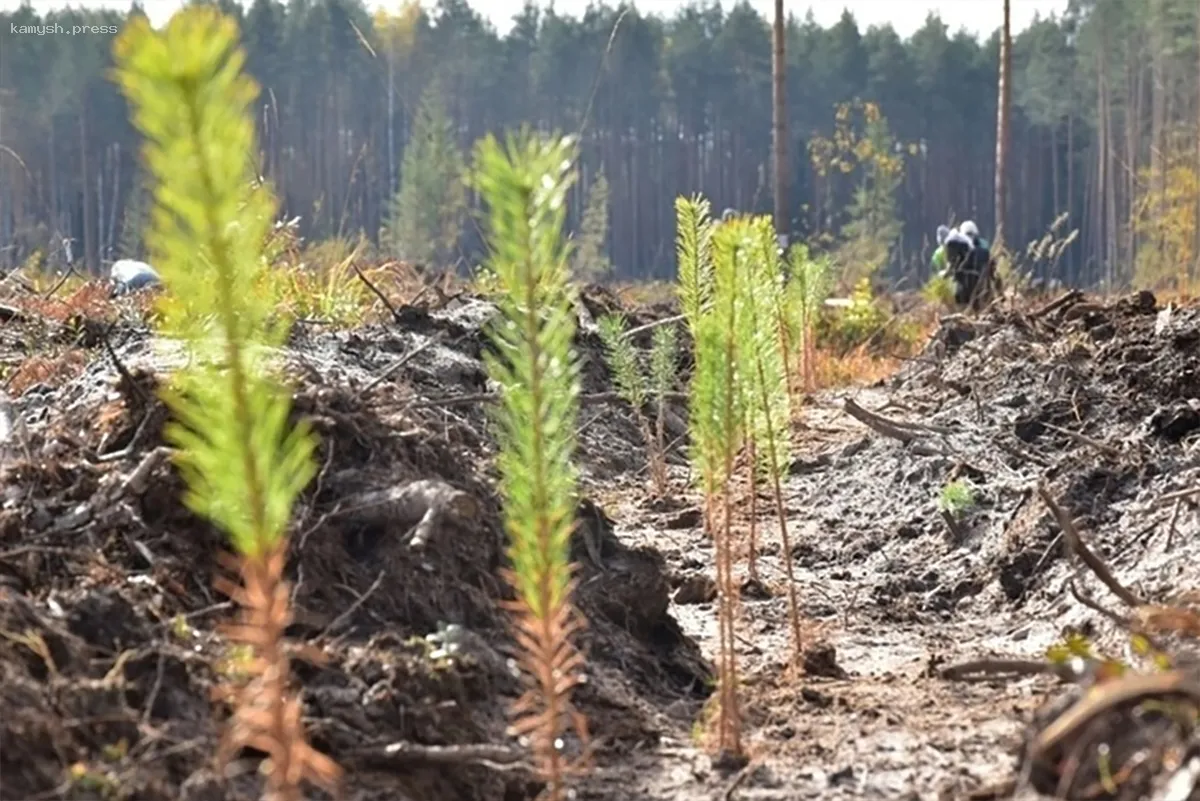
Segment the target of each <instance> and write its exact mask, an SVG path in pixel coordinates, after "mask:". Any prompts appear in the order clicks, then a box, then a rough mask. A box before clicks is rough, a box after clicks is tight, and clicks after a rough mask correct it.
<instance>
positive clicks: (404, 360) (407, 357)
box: [355, 268, 442, 394]
mask: <svg viewBox="0 0 1200 801" xmlns="http://www.w3.org/2000/svg"><path fill="white" fill-rule="evenodd" d="M355 269H357V268H355ZM441 340H442V332H441V331H438V332H437V333H435V334H434V335H433V336H431V337H430V338H429V339H427V340H425V341H424V342H422V343H421V344H420V345H418V346H417V347H415V348H413V349H412V350H410V351H409V352H408V353H406V354H404V355H403V356H401V357H400V358H399V359H397V360H396V361H395V363H393V364H391V365H388V367H387V368H386V369H385V370H384V371H383V372H382V373H380V374H379V375H377V376H375V378H373V379H372V380H371V382H370V383H369V384H367V385H366V386H365V387H363V388H362V391H363V394H366V393H368V392H370V391H371V390H373V389H375V387H377V386H379V385H380V384H381V383H383V382H384V381H385V380H386V379H387V378H388V377H390V376H391V375H393V374H395V372H396V371H397V370H399V369H400V368H401V367H403V366H404V365H406V364H408V363H409V362H410V361H412V360H413V358H414V357H416V356H417V354H419V353H421V352H422V351H425V350H428V349H429V348H431V347H433V346H434V345H435V344H437V343H438V342H441Z"/></svg>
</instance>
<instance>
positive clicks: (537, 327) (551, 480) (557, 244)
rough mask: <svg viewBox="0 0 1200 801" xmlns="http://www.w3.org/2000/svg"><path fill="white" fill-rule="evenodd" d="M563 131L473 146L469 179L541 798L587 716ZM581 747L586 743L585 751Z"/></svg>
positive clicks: (570, 767)
mask: <svg viewBox="0 0 1200 801" xmlns="http://www.w3.org/2000/svg"><path fill="white" fill-rule="evenodd" d="M575 152H576V151H575V143H574V140H573V139H571V138H563V139H557V138H556V139H552V140H542V139H540V138H538V137H536V136H534V135H532V134H531V133H530V132H528V131H525V132H523V133H522V134H521V135H520V136H519V137H509V139H508V140H507V143H506V145H504V146H502V145H501V144H500V142H499V141H497V139H496V138H495V137H494V136H491V135H489V136H488V137H487V138H485V139H483V140H481V141H480V142H479V143H478V145H477V146H476V151H475V173H474V176H473V181H474V184H475V186H476V188H477V189H478V191H479V192H480V195H481V196H482V198H483V200H484V202H485V203H486V204H487V207H488V215H487V228H488V229H489V230H488V246H489V249H490V256H489V264H488V272H489V273H490V274H491V275H492V276H494V278H495V281H496V290H497V291H496V295H495V300H496V302H497V304H498V305H499V307H500V322H499V324H498V325H496V326H495V327H494V328H493V329H492V332H491V339H492V342H493V344H494V345H495V347H496V349H497V351H498V353H496V354H488V355H487V358H486V366H487V371H488V374H489V376H490V377H491V378H492V379H493V380H495V381H496V382H497V383H498V384H499V385H500V386H501V388H502V397H501V401H500V404H499V406H498V409H497V416H496V422H497V423H498V440H499V445H500V453H499V472H500V494H501V497H502V499H503V504H504V526H505V529H506V531H507V532H508V536H509V539H510V545H509V549H508V555H509V558H510V560H511V562H512V569H511V570H506V571H505V577H506V579H507V580H508V581H509V582H510V583H511V584H512V586H513V588H514V589H515V590H516V593H517V600H516V601H515V602H514V603H513V604H512V605H511V608H512V609H513V611H514V612H515V614H516V625H517V642H518V644H519V645H520V646H521V651H522V656H521V663H522V665H523V667H524V668H525V672H526V675H527V676H528V677H529V678H530V686H529V689H528V690H527V692H526V693H525V694H524V695H522V697H521V698H520V699H519V700H518V702H517V704H516V705H515V707H514V712H515V715H516V720H515V722H514V724H513V729H512V730H513V732H514V733H515V734H517V735H518V736H520V737H522V738H523V739H525V738H527V739H528V742H529V743H530V746H531V750H532V752H533V755H534V758H535V760H536V763H537V767H538V769H539V772H540V773H541V776H542V778H543V779H544V781H545V782H546V792H547V796H548V797H549V798H550V799H551V800H552V801H561V799H563V798H564V797H565V795H566V781H567V777H568V774H570V773H573V772H575V771H577V770H579V769H581V768H582V762H577V763H575V764H568V762H567V760H566V759H565V757H564V755H563V753H562V734H563V733H564V732H565V730H566V725H567V723H568V721H569V722H570V723H571V724H572V725H573V727H574V730H575V732H576V733H577V735H578V737H579V739H580V741H581V742H582V744H583V745H584V747H585V749H586V748H587V743H588V737H587V724H586V721H585V720H584V718H583V716H582V715H581V714H580V713H579V712H577V711H576V710H575V709H574V707H573V705H572V703H571V693H572V691H573V690H574V688H575V687H576V686H578V685H579V684H581V683H582V682H583V681H584V676H583V664H584V662H583V657H582V655H581V654H580V653H579V652H578V651H577V650H576V649H575V647H574V645H573V643H572V637H573V635H574V634H575V633H576V632H578V631H579V630H580V628H581V627H582V626H583V618H582V616H581V615H580V614H579V613H578V612H577V611H576V609H575V608H574V606H573V605H572V604H571V593H572V591H573V589H574V587H575V579H574V578H573V577H572V572H573V571H572V566H571V565H570V564H569V562H568V559H569V553H570V547H569V546H570V539H571V532H572V530H573V528H574V523H575V521H574V515H575V505H576V480H577V475H576V468H575V465H574V462H573V458H574V451H575V433H574V432H575V423H576V418H577V417H578V408H579V391H580V363H579V360H578V357H577V355H576V354H575V353H574V352H573V349H572V346H571V343H572V338H573V337H574V334H575V317H574V311H573V309H574V297H573V293H572V290H571V287H570V285H569V283H568V280H567V279H568V257H569V253H570V249H569V247H568V246H567V245H566V244H564V243H563V240H562V228H563V223H564V219H565V215H566V208H567V200H566V196H567V192H568V190H569V188H570V186H571V184H572V182H573V181H574V179H575V172H574V169H573V161H574V158H575ZM585 753H586V751H585Z"/></svg>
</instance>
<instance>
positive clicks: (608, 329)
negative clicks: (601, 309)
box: [597, 313, 646, 412]
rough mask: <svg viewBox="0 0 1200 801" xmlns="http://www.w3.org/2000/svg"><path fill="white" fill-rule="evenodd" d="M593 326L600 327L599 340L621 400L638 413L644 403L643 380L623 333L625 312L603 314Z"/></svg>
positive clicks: (644, 386) (630, 346)
mask: <svg viewBox="0 0 1200 801" xmlns="http://www.w3.org/2000/svg"><path fill="white" fill-rule="evenodd" d="M597 325H598V326H599V328H600V341H601V342H602V343H603V345H604V355H605V357H606V361H607V362H608V367H609V369H610V370H611V371H612V374H613V379H614V380H615V381H616V384H617V391H618V392H619V393H620V395H621V399H622V400H624V401H625V402H626V403H628V404H629V405H630V406H632V407H633V408H634V410H635V411H637V412H641V410H642V406H643V405H645V403H646V382H645V379H644V378H643V377H642V367H641V364H640V362H639V360H638V353H637V349H636V348H635V347H634V346H633V343H632V342H631V341H630V340H629V338H628V337H627V336H625V315H623V314H619V313H618V314H611V315H607V316H605V317H602V318H600V320H599V322H598V323H597Z"/></svg>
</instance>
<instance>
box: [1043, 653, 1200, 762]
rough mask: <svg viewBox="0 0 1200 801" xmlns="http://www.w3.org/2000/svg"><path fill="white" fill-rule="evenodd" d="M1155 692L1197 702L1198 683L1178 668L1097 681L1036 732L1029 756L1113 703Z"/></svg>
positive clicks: (1048, 747) (1065, 736) (1046, 749)
mask: <svg viewBox="0 0 1200 801" xmlns="http://www.w3.org/2000/svg"><path fill="white" fill-rule="evenodd" d="M1156 696H1183V697H1184V698H1187V699H1188V700H1190V701H1192V702H1194V703H1196V704H1198V705H1200V684H1198V683H1197V682H1196V680H1195V679H1194V678H1193V677H1192V676H1190V675H1188V674H1185V673H1183V672H1182V671H1178V670H1172V671H1167V672H1164V673H1131V674H1127V675H1125V676H1121V677H1119V678H1116V679H1111V680H1109V681H1106V682H1104V683H1102V684H1097V685H1095V686H1094V687H1092V688H1091V690H1090V691H1088V692H1087V693H1085V694H1084V695H1083V697H1082V698H1080V699H1079V700H1078V701H1076V702H1075V703H1074V704H1072V705H1071V707H1070V708H1069V709H1068V710H1067V711H1066V712H1064V713H1063V714H1062V715H1059V716H1058V717H1057V718H1056V719H1055V720H1054V722H1053V723H1051V724H1050V725H1049V726H1047V727H1046V728H1044V729H1043V730H1042V731H1041V732H1040V733H1039V734H1038V736H1037V738H1036V739H1035V740H1034V742H1033V748H1032V750H1031V756H1032V758H1033V760H1034V761H1040V760H1041V759H1043V758H1044V757H1045V756H1046V754H1047V753H1048V752H1050V751H1051V750H1052V749H1053V748H1055V747H1056V746H1057V745H1059V744H1060V743H1062V742H1063V741H1064V740H1067V739H1068V738H1070V737H1071V735H1073V734H1074V733H1075V732H1077V731H1078V730H1079V729H1080V728H1082V727H1083V726H1084V725H1086V724H1087V723H1088V722H1089V721H1091V720H1093V719H1094V718H1095V717H1096V716H1097V715H1100V714H1102V713H1104V712H1106V711H1108V710H1110V709H1112V708H1113V707H1116V706H1120V705H1121V704H1124V703H1128V702H1130V701H1137V700H1140V699H1142V698H1152V697H1156Z"/></svg>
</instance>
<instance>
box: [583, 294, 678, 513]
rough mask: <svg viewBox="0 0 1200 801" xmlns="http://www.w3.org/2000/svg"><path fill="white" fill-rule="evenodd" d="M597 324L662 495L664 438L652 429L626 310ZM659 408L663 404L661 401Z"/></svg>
mask: <svg viewBox="0 0 1200 801" xmlns="http://www.w3.org/2000/svg"><path fill="white" fill-rule="evenodd" d="M597 325H598V326H599V328H600V341H601V342H602V343H603V345H604V356H605V360H606V361H607V362H608V369H609V370H611V371H612V374H613V379H614V380H615V381H616V384H617V393H618V394H619V395H620V396H621V399H622V400H624V401H625V402H626V403H628V404H629V405H630V406H632V407H633V413H634V416H635V417H636V419H637V423H638V428H639V429H640V431H641V434H642V440H643V442H644V443H645V445H646V452H647V454H648V455H649V460H648V461H649V464H650V482H651V484H652V485H653V487H654V492H655V494H656V495H657V496H658V497H660V498H661V497H663V496H664V495H666V492H667V465H666V460H665V459H664V458H663V452H662V449H661V442H660V441H659V439H656V438H655V436H654V433H653V432H652V431H651V429H650V419H649V418H648V417H646V411H645V405H646V379H645V377H644V376H643V375H642V364H641V358H640V356H639V354H638V351H637V348H636V347H635V346H634V344H633V341H632V340H630V339H629V337H628V336H627V335H626V333H625V316H624V315H623V314H619V313H618V314H610V315H606V316H605V317H602V318H600V321H599V322H598V323H597ZM659 408H660V409H661V408H662V404H661V403H660V404H659ZM660 418H661V414H660Z"/></svg>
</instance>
